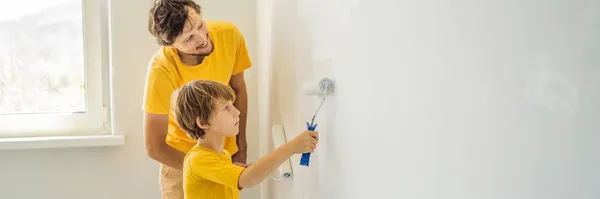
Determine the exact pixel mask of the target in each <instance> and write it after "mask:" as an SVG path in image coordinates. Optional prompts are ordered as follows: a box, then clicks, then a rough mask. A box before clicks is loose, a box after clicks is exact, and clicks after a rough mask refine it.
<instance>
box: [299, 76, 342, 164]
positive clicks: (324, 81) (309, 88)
mask: <svg viewBox="0 0 600 199" xmlns="http://www.w3.org/2000/svg"><path fill="white" fill-rule="evenodd" d="M333 88H334V82H333V80H332V79H330V78H326V77H325V78H321V79H318V80H313V81H309V82H307V83H305V84H304V85H303V88H302V90H303V92H304V94H306V95H323V99H322V100H321V103H320V104H319V107H318V108H317V111H315V114H314V115H313V116H312V119H311V120H310V123H308V122H306V128H307V129H308V130H309V131H314V130H316V129H317V124H315V117H317V114H318V113H319V110H320V109H321V106H323V102H325V99H326V97H327V94H329V93H331V92H333ZM309 163H310V153H303V154H302V157H301V158H300V165H302V166H308V165H309Z"/></svg>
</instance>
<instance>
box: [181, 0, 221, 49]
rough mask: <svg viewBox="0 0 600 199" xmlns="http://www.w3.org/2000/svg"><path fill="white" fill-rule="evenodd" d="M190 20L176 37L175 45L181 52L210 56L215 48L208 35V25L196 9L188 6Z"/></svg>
mask: <svg viewBox="0 0 600 199" xmlns="http://www.w3.org/2000/svg"><path fill="white" fill-rule="evenodd" d="M187 10H188V20H187V21H186V22H185V25H184V27H183V31H182V33H181V34H180V35H178V36H177V37H176V38H175V42H174V43H173V47H175V48H177V50H179V51H180V52H181V53H184V54H188V55H197V56H208V55H209V54H210V53H211V52H212V50H213V43H212V41H211V39H210V37H209V35H208V27H207V26H208V25H207V24H206V22H205V21H204V20H203V19H202V16H200V14H198V13H197V12H196V11H194V9H191V8H187Z"/></svg>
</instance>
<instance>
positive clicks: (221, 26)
mask: <svg viewBox="0 0 600 199" xmlns="http://www.w3.org/2000/svg"><path fill="white" fill-rule="evenodd" d="M206 22H207V24H208V31H209V32H210V33H211V34H213V35H219V36H224V37H229V38H232V37H233V38H240V37H243V36H242V33H241V32H240V29H239V28H238V27H237V26H236V25H235V24H234V23H233V22H229V21H215V20H210V21H206Z"/></svg>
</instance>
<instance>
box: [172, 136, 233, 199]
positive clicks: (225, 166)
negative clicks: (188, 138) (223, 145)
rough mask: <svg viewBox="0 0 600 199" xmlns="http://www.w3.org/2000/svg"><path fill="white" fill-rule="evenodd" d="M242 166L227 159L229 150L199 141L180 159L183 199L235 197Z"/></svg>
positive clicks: (229, 198)
mask: <svg viewBox="0 0 600 199" xmlns="http://www.w3.org/2000/svg"><path fill="white" fill-rule="evenodd" d="M242 171H244V168H243V167H240V166H237V165H234V164H233V163H231V153H229V152H228V151H227V150H224V151H223V153H219V152H217V151H214V150H212V149H209V148H206V147H204V146H201V145H196V146H195V147H193V148H192V149H191V150H190V151H189V152H188V154H187V155H186V157H185V161H184V163H183V173H184V176H183V193H184V194H183V195H184V196H185V199H239V198H240V189H239V187H238V181H239V178H240V175H241V174H242Z"/></svg>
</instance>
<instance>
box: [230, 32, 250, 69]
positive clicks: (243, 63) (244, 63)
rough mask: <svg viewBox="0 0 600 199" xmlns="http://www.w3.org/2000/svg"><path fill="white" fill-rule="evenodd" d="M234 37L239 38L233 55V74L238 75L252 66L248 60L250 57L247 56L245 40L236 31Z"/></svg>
mask: <svg viewBox="0 0 600 199" xmlns="http://www.w3.org/2000/svg"><path fill="white" fill-rule="evenodd" d="M236 35H237V37H239V42H238V44H237V47H236V48H237V50H236V54H235V62H234V65H233V74H234V75H235V74H238V73H241V72H244V70H246V69H248V68H250V67H251V66H252V61H251V60H250V55H248V48H247V47H246V40H245V39H244V36H243V35H242V33H241V32H239V30H237V29H236Z"/></svg>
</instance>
